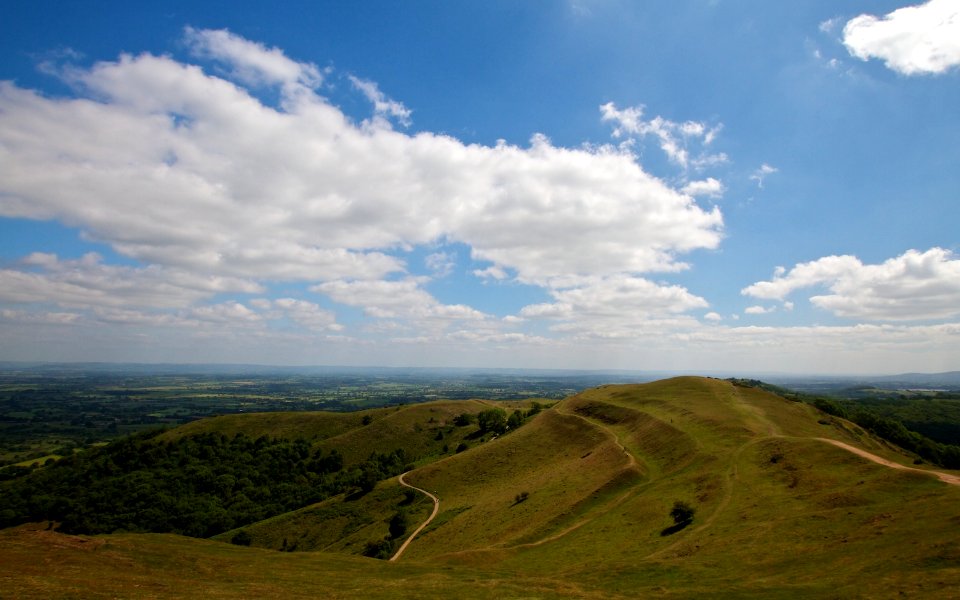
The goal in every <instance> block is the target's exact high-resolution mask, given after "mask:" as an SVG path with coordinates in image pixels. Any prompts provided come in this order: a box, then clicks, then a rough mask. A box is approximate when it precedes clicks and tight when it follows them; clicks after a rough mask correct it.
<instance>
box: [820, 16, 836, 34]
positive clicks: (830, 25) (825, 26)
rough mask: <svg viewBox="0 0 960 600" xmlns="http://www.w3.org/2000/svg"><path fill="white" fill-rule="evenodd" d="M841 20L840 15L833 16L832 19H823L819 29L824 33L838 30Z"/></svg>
mask: <svg viewBox="0 0 960 600" xmlns="http://www.w3.org/2000/svg"><path fill="white" fill-rule="evenodd" d="M840 21H842V19H841V18H840V17H833V18H832V19H827V20H826V21H821V22H820V27H819V29H820V31H821V32H823V33H833V31H834V30H836V28H837V25H839V24H840Z"/></svg>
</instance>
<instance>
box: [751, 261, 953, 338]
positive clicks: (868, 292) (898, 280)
mask: <svg viewBox="0 0 960 600" xmlns="http://www.w3.org/2000/svg"><path fill="white" fill-rule="evenodd" d="M815 286H825V287H826V288H827V289H829V290H830V292H831V293H830V294H826V295H816V296H812V297H811V298H810V302H811V303H813V304H814V305H815V306H818V307H820V308H823V309H825V310H828V311H830V312H832V313H833V314H835V315H837V316H841V317H850V318H859V319H870V320H887V321H906V320H921V319H941V318H949V317H953V316H956V315H958V314H960V259H956V258H954V255H953V254H952V253H951V252H950V251H948V250H944V249H942V248H931V249H930V250H927V251H926V252H922V253H921V252H918V251H916V250H908V251H907V252H905V253H903V254H902V255H900V256H897V257H895V258H891V259H889V260H887V261H884V262H883V263H881V264H878V265H864V264H863V263H861V262H860V260H859V259H857V258H856V257H855V256H827V257H824V258H820V259H818V260H815V261H812V262H808V263H801V264H798V265H796V266H795V267H793V268H792V269H790V270H789V271H786V270H785V269H783V268H782V267H781V268H778V269H777V271H776V273H775V274H774V278H773V279H772V280H770V281H760V282H757V283H754V284H753V285H750V286H748V287H746V288H744V289H743V290H742V291H741V293H742V294H744V295H747V296H752V297H754V298H762V299H771V300H773V299H777V300H782V299H784V298H785V297H786V296H787V295H789V294H790V293H792V292H794V291H796V290H798V289H803V288H808V287H815Z"/></svg>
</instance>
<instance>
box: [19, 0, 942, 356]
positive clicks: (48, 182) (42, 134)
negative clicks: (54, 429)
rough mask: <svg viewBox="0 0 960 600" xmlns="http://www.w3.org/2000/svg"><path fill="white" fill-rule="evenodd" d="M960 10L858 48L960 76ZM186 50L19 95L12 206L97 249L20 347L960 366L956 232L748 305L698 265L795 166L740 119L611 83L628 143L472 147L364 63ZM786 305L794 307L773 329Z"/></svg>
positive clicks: (55, 352)
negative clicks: (725, 296)
mask: <svg viewBox="0 0 960 600" xmlns="http://www.w3.org/2000/svg"><path fill="white" fill-rule="evenodd" d="M951 5H954V3H950V2H943V1H942V0H932V1H931V2H928V3H927V4H925V5H922V6H918V7H908V8H904V9H900V10H897V11H895V12H893V13H891V14H889V15H887V16H885V17H880V18H878V17H870V16H867V15H861V16H859V17H855V18H852V19H850V20H849V21H848V22H847V23H846V25H845V26H844V28H843V40H842V41H843V44H844V45H845V46H846V48H847V49H848V50H849V52H850V54H851V55H853V56H855V57H857V58H861V59H864V60H867V59H870V58H879V59H881V60H883V61H884V63H885V65H886V66H887V67H888V68H890V69H892V70H894V71H896V72H897V73H899V74H901V75H906V76H912V75H922V74H940V75H942V76H948V75H945V73H947V71H949V70H950V69H952V68H953V67H955V66H956V65H957V64H958V63H960V51H958V48H960V47H958V46H957V44H956V40H957V39H960V35H956V27H957V24H958V23H960V17H958V11H957V9H956V8H954V7H953V6H951ZM180 43H181V44H182V47H183V48H185V49H186V55H185V56H184V57H180V58H178V57H175V56H174V55H171V54H162V53H153V52H148V51H144V52H142V53H139V54H121V55H120V56H118V57H116V58H108V59H103V60H99V61H97V62H94V63H93V64H90V65H87V66H80V65H77V64H70V63H60V64H57V65H54V64H51V63H45V64H44V65H42V67H43V69H45V70H46V71H47V72H48V73H51V74H53V75H54V76H55V77H56V78H57V80H58V81H59V82H60V83H61V84H62V85H64V86H66V88H67V89H69V93H65V94H59V95H56V94H48V93H44V92H42V91H40V90H37V89H31V88H29V87H24V86H21V85H19V84H18V83H16V82H14V81H3V82H0V217H2V218H3V219H7V220H9V221H10V222H11V223H18V222H20V223H27V222H41V223H44V222H54V223H59V224H62V225H63V226H65V227H67V228H70V229H72V230H76V231H78V232H79V235H80V238H81V240H82V241H83V243H86V244H88V245H89V248H87V249H85V251H84V252H82V253H79V254H78V255H75V256H61V255H60V254H58V253H56V252H50V251H46V250H44V249H43V248H37V249H35V250H33V251H30V252H27V253H24V254H21V255H19V256H17V257H15V258H14V259H13V260H8V261H6V263H5V264H3V265H2V266H0V333H2V337H3V339H4V340H6V341H4V342H0V358H3V359H11V360H15V359H25V360H37V359H48V360H86V359H95V360H122V359H124V357H132V359H134V360H164V361H183V362H195V361H211V362H218V361H225V362H237V361H242V362H264V363H275V362H286V363H296V364H325V363H326V364H413V365H424V366H427V365H439V364H443V365H460V366H530V367H543V366H557V367H586V368H602V367H610V368H613V367H616V368H640V369H642V368H682V369H698V368H699V369H714V368H716V369H728V368H755V367H756V366H757V365H760V366H762V367H764V368H768V369H775V368H777V367H776V366H775V364H776V363H775V362H772V360H769V359H770V357H772V356H778V357H780V359H787V358H786V357H790V358H789V359H787V360H790V361H792V364H791V365H786V364H784V365H783V366H782V367H781V369H783V370H789V369H791V368H793V366H794V365H798V366H801V367H802V368H805V369H808V370H817V369H820V370H831V369H832V367H836V366H837V365H840V366H841V367H842V368H841V370H850V371H855V370H882V369H887V368H889V367H890V366H892V365H897V364H903V365H904V368H905V369H906V368H907V366H909V368H911V369H915V368H919V367H918V366H917V365H918V364H931V363H932V364H935V365H936V366H937V367H940V368H943V367H944V366H950V364H952V363H950V360H955V359H956V357H958V356H960V322H958V321H957V317H958V316H960V309H958V308H957V307H960V257H958V256H957V255H956V254H955V253H954V252H952V251H951V250H950V249H949V248H944V247H940V246H938V245H931V246H928V247H918V248H902V249H901V250H900V251H899V252H898V253H896V254H894V255H888V256H885V257H882V259H880V260H878V261H876V262H873V263H870V262H865V261H863V260H861V259H860V258H858V257H857V256H855V255H853V254H843V255H838V254H829V255H823V256H798V257H797V259H796V260H797V262H796V264H795V265H794V266H792V267H789V268H787V267H782V266H781V267H776V268H775V269H774V276H773V277H772V279H770V280H767V281H763V280H761V281H756V280H754V281H752V282H751V281H749V280H748V281H743V282H741V283H739V285H738V283H737V282H736V281H734V280H729V281H724V280H723V278H718V279H717V280H716V281H722V282H723V283H724V285H725V286H727V287H729V288H730V290H732V293H731V295H737V292H739V296H740V297H741V300H740V302H742V305H740V306H737V305H736V304H735V302H736V300H734V301H733V302H718V301H717V300H714V299H713V298H712V297H711V296H712V295H713V294H716V293H717V292H716V290H715V289H714V287H713V286H712V285H706V284H702V283H698V282H697V280H696V278H695V272H696V271H697V261H698V259H699V257H703V256H710V257H714V260H713V263H714V264H718V263H717V260H716V259H717V257H719V258H722V257H723V255H724V252H725V244H726V239H727V237H728V236H729V235H730V232H729V231H728V228H727V224H726V223H725V212H728V211H730V210H733V209H732V208H730V209H728V208H726V197H727V195H728V194H729V193H730V191H729V190H730V185H731V184H730V183H728V181H729V180H731V179H733V180H736V179H737V178H738V177H739V180H740V181H741V186H740V188H741V189H749V186H743V185H742V182H751V181H752V182H753V183H754V186H753V187H754V190H755V192H760V191H763V192H764V193H766V192H767V190H765V189H764V181H765V180H776V179H777V178H779V177H781V176H782V175H784V171H785V169H784V168H783V167H781V166H779V165H780V163H779V161H776V159H774V158H771V159H770V163H768V162H766V160H762V161H758V163H754V164H753V165H743V166H742V167H736V165H737V164H738V160H739V159H738V156H737V155H736V154H733V153H731V151H730V150H729V149H723V148H717V145H718V144H719V143H720V141H721V140H722V139H723V137H724V136H725V132H726V130H727V128H726V126H725V125H724V124H723V123H722V122H720V120H719V119H716V118H711V119H704V120H695V119H686V120H672V119H671V118H668V117H665V116H661V115H656V114H654V112H653V111H652V110H651V109H650V108H649V107H648V106H644V105H642V104H639V103H638V104H634V105H632V106H631V105H622V104H620V103H616V102H613V101H609V100H607V99H605V98H601V99H598V100H600V101H599V102H598V103H597V104H596V105H595V109H594V110H596V117H595V118H596V121H597V123H598V124H599V125H600V126H604V127H607V128H608V134H609V138H608V140H607V141H603V142H589V143H588V142H584V143H582V144H580V145H575V146H569V145H567V146H565V145H562V144H557V143H555V142H553V141H552V140H551V138H550V132H534V133H532V134H531V137H530V139H529V141H528V143H526V144H515V143H508V142H506V141H504V140H499V141H497V142H496V143H492V144H484V143H477V142H467V141H463V140H461V139H458V137H456V136H454V135H451V134H449V133H443V132H435V131H428V130H418V129H416V128H415V126H416V121H417V113H416V112H415V111H414V110H412V109H411V108H409V107H407V106H406V105H405V104H404V102H403V101H402V100H397V99H394V98H391V97H390V96H389V95H388V94H387V93H385V92H384V91H383V90H382V89H381V85H380V84H379V83H378V82H376V81H374V80H372V79H370V78H367V77H366V76H364V75H363V74H355V73H351V72H345V73H341V72H340V71H338V70H337V69H334V68H333V67H326V68H321V67H320V66H318V65H317V64H315V63H313V62H309V61H301V60H299V59H297V58H296V57H292V56H290V55H288V53H287V52H286V51H284V50H283V49H281V48H278V47H272V46H268V45H266V44H264V43H262V42H260V41H257V40H253V39H248V38H246V37H243V36H241V35H239V34H237V33H234V32H232V31H230V30H228V29H202V28H194V27H191V26H187V27H185V28H184V29H183V30H182V37H181V42H180ZM338 84H340V85H343V84H348V85H343V87H344V88H345V89H346V92H345V91H344V90H343V89H337V86H338ZM334 93H339V94H342V93H353V94H354V95H355V96H356V99H357V100H362V101H364V102H365V103H366V105H367V109H366V110H367V112H366V115H363V116H359V117H358V116H355V115H353V114H348V112H346V111H345V109H343V108H342V107H341V106H340V105H338V104H337V103H336V102H334V101H333V100H332V98H331V95H332V94H334ZM648 141H650V142H652V144H651V147H647V142H648ZM651 148H653V151H658V152H659V153H660V155H659V157H660V158H662V159H663V160H661V161H660V163H661V169H660V172H658V173H657V174H655V173H654V172H653V170H652V168H651V167H649V166H646V165H647V164H648V162H649V163H653V164H655V163H656V160H657V159H656V158H654V157H652V156H651ZM771 163H773V164H777V165H778V166H772V164H771ZM757 164H759V165H760V166H756V165H757ZM737 169H740V170H739V171H738V170H737ZM767 187H768V188H769V187H770V186H767ZM758 250H759V249H758ZM775 266H776V265H775V264H768V266H767V272H769V270H770V269H771V268H773V267H775ZM685 277H686V279H684V278H685ZM451 288H458V289H459V290H461V291H460V292H459V293H457V292H451V291H450V289H451ZM463 290H469V292H464V291H463ZM495 297H501V298H503V300H498V301H494V300H491V299H490V298H495ZM788 298H789V299H788ZM756 301H762V302H765V303H766V304H753V303H754V302H756ZM720 304H722V305H723V306H722V307H721V306H720ZM801 305H802V306H804V307H806V309H805V310H803V311H801V310H799V308H798V310H794V308H795V307H800V306H801ZM801 312H802V313H803V315H800V313H801ZM724 313H725V314H726V315H727V316H724ZM788 314H789V315H790V316H789V318H788V317H786V316H785V315H788ZM774 316H775V317H777V318H781V319H788V320H786V321H781V322H779V323H775V324H767V325H764V324H762V323H747V322H745V321H746V320H747V319H762V318H766V317H774ZM789 319H793V320H792V321H791V320H789ZM147 347H149V348H151V349H149V350H145V348H147ZM864 348H870V349H871V350H869V351H864ZM758 357H765V358H763V359H762V360H760V359H758ZM837 357H843V359H842V360H839V362H838V358H837ZM844 361H847V362H844ZM871 361H874V362H871ZM872 365H876V368H874V367H873V366H872ZM954 367H955V365H954Z"/></svg>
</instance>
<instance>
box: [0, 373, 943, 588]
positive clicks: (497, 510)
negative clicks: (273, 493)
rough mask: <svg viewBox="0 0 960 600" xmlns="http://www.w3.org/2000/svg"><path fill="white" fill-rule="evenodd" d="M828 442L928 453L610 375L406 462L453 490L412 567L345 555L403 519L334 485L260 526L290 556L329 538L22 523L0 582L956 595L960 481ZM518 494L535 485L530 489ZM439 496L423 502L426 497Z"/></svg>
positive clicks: (410, 415)
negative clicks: (471, 438) (244, 542)
mask: <svg viewBox="0 0 960 600" xmlns="http://www.w3.org/2000/svg"><path fill="white" fill-rule="evenodd" d="M429 406H430V405H417V407H419V408H420V411H421V412H415V411H413V409H414V408H415V407H406V408H401V409H399V410H397V409H385V410H381V411H379V412H378V411H367V412H368V414H370V415H372V417H373V421H372V422H371V423H370V424H369V425H366V426H356V425H354V424H350V425H349V426H348V427H345V429H344V430H343V431H342V432H341V433H339V434H336V428H334V427H329V426H327V425H324V426H323V427H326V429H323V428H322V427H320V426H317V427H316V428H315V429H314V430H313V431H315V432H318V433H315V434H313V435H316V438H315V439H316V441H315V443H316V444H318V445H331V447H332V446H333V445H336V446H337V447H338V448H341V451H347V450H346V448H348V447H349V448H352V450H349V451H350V452H354V453H356V455H357V456H362V455H363V454H364V453H365V452H368V451H369V450H371V449H374V448H375V449H377V450H379V451H389V450H391V449H392V447H391V444H393V443H397V442H399V441H400V440H410V441H409V442H407V443H409V444H410V445H409V447H410V448H411V449H413V448H418V449H419V450H420V451H422V452H424V453H428V454H429V453H430V452H431V451H432V449H433V448H434V447H433V446H431V444H430V439H429V437H430V434H431V433H435V430H432V429H431V427H436V428H444V427H447V425H446V424H445V423H446V421H445V420H446V419H451V418H452V415H453V414H456V410H455V409H454V408H448V407H446V405H444V404H442V403H439V404H436V405H434V406H433V407H432V408H433V410H432V411H431V410H430V409H429V408H427V409H426V412H423V411H424V409H423V408H422V407H429ZM456 406H465V405H464V404H462V403H456ZM483 406H484V405H483V404H480V403H478V405H477V407H476V409H477V410H481V409H482V407H483ZM363 414H364V413H357V414H356V415H347V416H348V417H354V416H355V417H356V418H358V419H360V418H362V415H363ZM291 416H294V415H291ZM301 416H302V415H301ZM248 418H249V417H248ZM257 418H259V419H261V426H265V425H264V424H265V423H267V421H268V420H269V418H268V417H257ZM308 418H309V417H308ZM318 418H319V419H323V418H326V417H318ZM338 418H339V417H338ZM431 418H432V419H433V421H432V422H431V421H430V419H431ZM251 422H252V421H251ZM271 423H273V424H272V425H270V427H275V428H276V429H274V430H276V431H282V429H283V425H282V424H281V423H280V422H278V421H271ZM351 423H352V422H351ZM248 424H249V422H248ZM196 426H197V427H200V426H201V425H199V424H198V425H196ZM203 426H206V427H209V426H211V424H210V423H207V424H206V425H203ZM296 427H300V428H305V427H307V426H306V425H303V424H302V423H301V424H299V425H296ZM418 428H419V429H418ZM462 429H464V430H466V429H467V428H462ZM321 430H322V431H323V432H326V433H325V434H323V435H321V433H320V432H321ZM437 430H439V429H437ZM461 433H464V434H465V431H464V432H461ZM249 434H250V432H248V435H249ZM817 437H822V438H829V439H836V440H840V441H844V442H846V443H850V444H853V445H855V446H859V447H861V448H863V449H865V450H868V451H870V452H873V453H875V454H878V455H881V456H883V457H885V458H887V459H890V460H894V461H898V462H900V463H902V464H905V465H912V457H911V456H910V455H909V454H907V453H904V452H902V451H899V450H898V449H897V448H894V447H891V446H890V445H888V444H886V443H884V442H882V441H880V440H877V439H874V438H872V437H871V436H869V435H868V434H866V433H865V432H863V431H862V430H860V429H859V428H858V427H856V426H855V425H853V424H851V423H848V422H846V421H843V420H842V419H837V418H834V417H829V416H827V415H823V414H821V413H819V412H818V411H817V410H816V409H814V408H813V407H811V406H809V405H806V404H802V403H797V402H792V401H790V400H787V399H784V398H781V397H778V396H775V395H773V394H770V393H768V392H765V391H763V390H760V389H753V388H743V387H737V386H734V385H732V384H731V383H729V382H725V381H718V380H713V379H703V378H693V377H684V378H676V379H670V380H665V381H660V382H654V383H651V384H645V385H634V386H604V387H602V388H597V389H595V390H589V391H587V392H585V393H583V394H580V395H578V396H575V397H572V398H568V399H566V400H564V401H562V402H560V403H559V404H558V405H557V406H555V407H554V408H552V409H550V410H547V411H545V412H543V413H541V414H540V415H539V416H537V417H536V418H534V419H532V420H531V421H530V422H529V423H528V424H526V425H525V426H523V427H522V428H521V429H519V430H518V431H515V432H512V433H509V434H507V435H504V436H501V437H500V438H498V439H493V440H488V441H485V442H475V443H473V444H472V447H471V448H470V449H469V450H467V451H465V452H462V453H459V454H450V455H444V456H439V455H433V458H431V460H433V459H435V458H438V460H434V461H433V462H431V463H429V464H425V465H424V466H422V467H420V468H418V469H416V470H414V471H413V472H411V473H409V474H408V475H407V476H406V480H407V481H408V482H409V483H411V484H414V485H417V486H420V487H423V488H425V489H429V490H431V491H435V492H436V493H437V495H438V496H439V497H440V501H441V505H440V514H439V516H438V518H437V519H436V520H435V521H434V523H433V524H431V526H430V527H429V528H428V529H427V530H426V531H425V532H424V533H422V534H421V535H420V536H419V537H418V538H417V539H416V540H414V542H413V543H412V544H411V545H410V547H409V548H408V549H407V551H406V553H405V554H404V556H403V558H401V560H400V561H399V562H398V563H386V562H384V561H375V560H369V559H362V558H359V557H355V556H348V555H350V554H356V552H357V549H358V548H359V547H360V546H361V545H363V544H365V543H366V541H368V540H370V539H376V538H382V537H383V536H384V535H385V534H386V530H387V526H386V523H387V521H388V520H389V518H390V516H391V515H392V514H393V513H394V512H395V511H396V510H397V507H398V503H399V502H401V501H402V500H401V499H402V490H401V489H400V488H399V487H398V485H397V483H396V480H391V481H387V482H381V484H379V485H378V487H377V488H376V489H375V490H374V491H373V492H371V493H370V494H368V495H367V496H364V497H362V498H356V499H353V500H346V499H343V498H335V499H329V500H327V501H325V502H323V503H320V504H318V505H315V506H313V507H308V508H305V509H302V510H300V511H296V512H295V513H291V514H288V515H282V516H280V517H276V518H274V519H271V520H268V521H265V522H262V523H259V524H255V525H253V526H250V527H248V528H247V529H248V530H249V531H250V532H251V533H252V535H253V538H254V543H255V545H261V546H264V547H269V548H280V547H282V539H283V538H286V539H287V542H288V543H287V546H288V549H289V546H290V545H291V544H292V542H291V540H292V539H294V538H296V539H297V540H298V543H303V544H304V545H305V547H307V546H309V547H310V548H317V549H323V550H324V551H323V552H294V553H289V552H277V551H270V550H265V549H263V548H238V547H233V546H230V545H229V544H221V543H217V542H212V541H199V540H187V539H183V538H177V537H175V536H150V535H143V536H132V535H115V536H102V537H97V538H93V539H90V540H87V539H86V538H71V537H69V536H60V535H58V534H53V533H50V532H39V531H25V530H20V531H15V530H7V531H2V532H0V564H2V565H3V566H2V567H0V577H2V581H3V582H4V585H5V586H6V587H8V589H10V590H12V592H11V593H12V594H13V595H14V596H17V595H19V596H23V597H70V596H84V597H113V596H121V597H129V596H137V597H173V596H178V595H204V596H210V597H239V596H251V595H259V596H281V595H282V596H287V597H306V596H317V597H330V598H359V597H369V596H370V594H371V593H372V592H371V590H376V592H375V593H376V595H377V596H378V597H384V598H394V597H395V598H406V597H429V596H432V597H438V598H440V597H471V598H484V597H498V598H520V597H526V598H531V597H541V598H556V597H577V598H584V597H596V598H635V597H676V598H686V597H710V598H728V597H729V598H740V597H763V598H796V597H830V598H855V597H869V598H886V597H904V596H905V597H917V598H932V597H950V595H951V594H955V593H956V590H957V589H960V537H958V536H957V534H956V532H957V531H958V527H960V508H958V507H960V488H958V487H957V486H950V485H947V484H944V483H942V482H940V481H938V480H937V479H935V478H934V477H931V476H927V475H925V474H922V473H912V472H903V471H896V470H893V469H890V468H887V467H884V466H880V465H877V464H875V463H872V462H869V461H867V460H865V459H862V458H860V457H858V456H855V455H853V454H851V453H849V452H847V451H845V450H843V449H840V448H836V447H834V446H832V445H830V444H827V443H824V442H822V441H817V440H816V439H814V438H817ZM378 443H379V444H380V445H379V446H378V445H377V444H378ZM411 451H412V450H411ZM521 492H526V493H527V494H528V496H527V499H526V500H524V501H522V502H519V503H518V502H516V496H517V494H519V493H521ZM677 500H682V501H685V502H687V503H689V504H691V505H692V506H693V507H694V508H695V509H696V515H695V518H694V520H693V522H692V524H690V525H689V526H688V527H685V528H683V529H680V530H679V531H676V530H671V529H670V527H671V525H673V522H672V520H671V519H670V516H669V512H670V508H671V507H672V505H673V503H674V502H675V501H677ZM429 508H430V506H429V503H428V502H427V501H426V500H424V499H421V500H417V501H416V502H415V503H414V504H413V505H412V506H411V507H410V511H411V514H414V513H416V514H417V515H424V514H426V512H427V511H428V510H429ZM417 518H420V517H419V516H418V517H417ZM411 528H412V527H411ZM665 534H666V535H665ZM108 572H109V573H111V575H110V576H109V577H107V576H105V573H108ZM113 573H115V575H114V574H113ZM98 574H99V576H98ZM133 585H139V586H140V587H137V588H134V587H132V586H133Z"/></svg>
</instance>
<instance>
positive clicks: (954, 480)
mask: <svg viewBox="0 0 960 600" xmlns="http://www.w3.org/2000/svg"><path fill="white" fill-rule="evenodd" d="M813 439H815V440H819V441H821V442H826V443H828V444H833V445H834V446H836V447H838V448H843V449H844V450H846V451H847V452H853V453H854V454H856V455H857V456H861V457H863V458H865V459H867V460H872V461H873V462H875V463H877V464H878V465H883V466H885V467H890V468H891V469H899V470H901V471H914V472H915V473H925V474H927V475H933V476H935V477H936V478H937V479H939V480H940V481H942V482H944V483H949V484H950V485H960V476H958V475H951V474H949V473H941V472H940V471H927V470H926V469H915V468H913V467H908V466H905V465H901V464H900V463H895V462H893V461H892V460H887V459H885V458H881V457H879V456H877V455H876V454H871V453H869V452H867V451H866V450H861V449H860V448H857V447H856V446H851V445H850V444H844V443H843V442H838V441H837V440H831V439H827V438H813Z"/></svg>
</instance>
